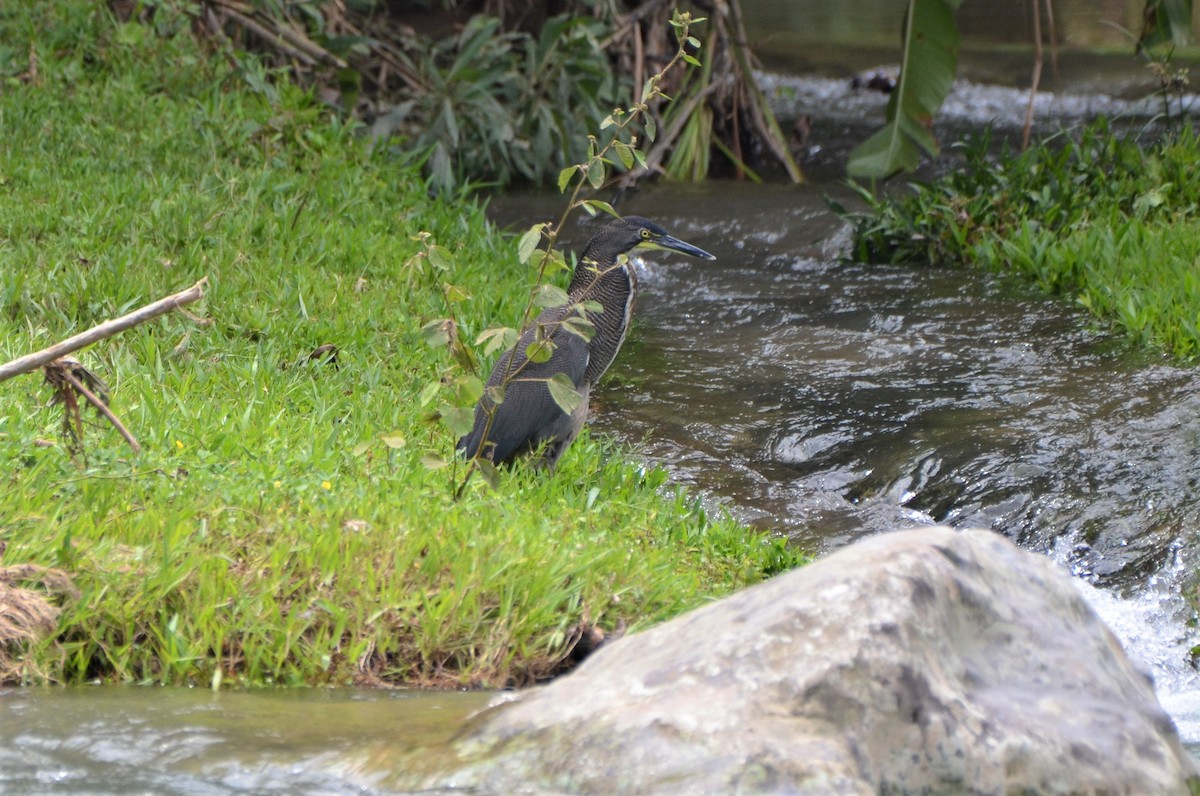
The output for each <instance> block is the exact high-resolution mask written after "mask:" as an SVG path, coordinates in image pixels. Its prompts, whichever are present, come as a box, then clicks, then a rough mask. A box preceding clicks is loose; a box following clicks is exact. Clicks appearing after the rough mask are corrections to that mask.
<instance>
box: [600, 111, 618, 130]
mask: <svg viewBox="0 0 1200 796" xmlns="http://www.w3.org/2000/svg"><path fill="white" fill-rule="evenodd" d="M616 123H617V120H616V119H614V118H613V117H612V115H611V114H610V115H608V116H605V117H604V121H602V122H600V129H601V130H607V129H608V128H610V127H612V126H613V125H615V124H616Z"/></svg>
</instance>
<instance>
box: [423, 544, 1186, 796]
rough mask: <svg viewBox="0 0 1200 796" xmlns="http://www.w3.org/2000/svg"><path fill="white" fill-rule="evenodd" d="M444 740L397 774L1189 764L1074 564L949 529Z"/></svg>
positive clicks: (1130, 785) (686, 778)
mask: <svg viewBox="0 0 1200 796" xmlns="http://www.w3.org/2000/svg"><path fill="white" fill-rule="evenodd" d="M450 751H451V752H452V754H451V755H450V758H451V759H450V760H448V759H447V757H446V756H443V755H438V756H437V757H438V760H439V762H438V766H439V767H440V768H442V769H443V772H445V771H446V767H447V766H450V767H452V768H453V769H454V770H453V772H452V773H440V774H432V775H427V776H424V777H419V779H420V781H419V782H416V781H410V782H409V783H408V785H409V786H411V787H422V788H427V789H435V790H436V789H455V790H457V789H466V790H468V791H469V792H473V793H495V794H501V793H503V794H508V793H572V794H576V793H577V794H619V793H620V794H623V793H630V794H633V793H636V794H723V793H781V794H782V793H787V794H881V793H883V794H1085V793H1087V794H1101V793H1103V794H1138V795H1139V796H1140V795H1141V794H1156V796H1165V795H1166V794H1188V793H1190V792H1193V791H1191V790H1190V789H1189V783H1196V782H1200V780H1197V779H1196V778H1195V777H1196V773H1197V771H1196V768H1195V764H1194V763H1193V761H1192V759H1191V758H1190V757H1189V756H1188V754H1187V752H1186V751H1185V750H1184V749H1183V747H1182V746H1181V744H1180V740H1179V737H1178V735H1177V733H1176V731H1175V728H1174V726H1173V724H1172V722H1171V720H1170V718H1169V717H1168V716H1167V714H1166V713H1165V712H1164V711H1163V710H1162V708H1161V707H1160V706H1159V704H1158V700H1157V698H1156V697H1155V694H1154V689H1153V687H1152V685H1151V683H1150V681H1149V679H1148V677H1147V675H1145V674H1143V673H1142V672H1140V671H1138V670H1137V669H1136V668H1135V667H1134V666H1133V665H1132V664H1131V663H1130V661H1129V660H1128V658H1126V656H1125V653H1124V652H1123V651H1122V650H1121V647H1120V645H1119V644H1118V642H1117V640H1116V639H1115V638H1114V637H1113V635H1112V633H1110V632H1109V630H1108V629H1107V628H1106V627H1105V626H1104V624H1103V623H1102V622H1101V620H1100V619H1099V618H1098V617H1097V616H1096V614H1095V613H1094V612H1093V611H1092V610H1091V608H1090V607H1089V606H1088V605H1087V603H1086V602H1085V601H1084V600H1083V598H1082V597H1081V596H1080V594H1079V592H1078V591H1077V590H1076V588H1075V587H1074V586H1073V585H1072V584H1071V582H1070V580H1069V578H1068V577H1067V576H1066V575H1065V574H1063V573H1061V572H1059V571H1058V570H1056V568H1055V567H1054V565H1053V564H1052V563H1051V562H1050V561H1048V560H1046V559H1044V558H1042V557H1040V556H1036V555H1033V554H1030V553H1026V552H1023V551H1021V550H1020V549H1018V548H1017V547H1015V546H1014V545H1013V544H1011V543H1010V542H1008V541H1007V540H1006V539H1005V538H1003V537H1002V536H999V535H997V534H994V533H991V532H986V531H962V532H958V531H954V530H951V529H948V528H921V529H917V530H910V531H902V532H898V533H892V534H886V535H882V536H878V537H875V538H871V539H868V540H866V541H863V542H860V543H858V544H855V545H852V546H851V547H848V548H846V549H844V550H842V551H840V552H838V553H835V554H833V555H831V556H829V557H828V558H825V559H823V560H821V561H819V562H817V563H814V564H812V565H810V566H808V567H805V568H803V569H800V570H797V571H795V572H791V573H788V574H786V575H782V576H779V577H777V578H775V579H773V580H771V581H769V582H767V583H764V584H761V585H759V586H757V587H755V588H752V589H748V590H746V591H744V592H741V593H739V594H735V595H733V596H731V597H728V598H726V599H724V600H721V601H719V602H716V603H714V604H712V605H708V606H705V607H703V608H700V609H698V610H695V611H693V612H691V613H689V614H687V615H684V616H681V617H679V618H677V619H675V620H673V621H671V622H668V623H666V624H663V625H660V626H658V627H655V628H652V629H650V630H647V631H645V632H642V633H637V634H635V635H631V636H627V637H625V638H622V639H620V640H618V641H615V642H613V643H611V644H609V645H607V646H605V647H604V648H602V649H601V650H600V651H598V652H597V653H596V654H595V655H593V656H592V657H591V658H589V659H588V660H587V661H586V662H585V663H584V664H583V665H582V666H581V667H580V668H579V669H578V670H577V671H576V672H574V673H573V674H571V675H569V676H566V677H563V678H561V679H559V680H557V681H555V682H553V683H551V684H550V685H548V686H545V687H542V688H538V689H532V690H529V691H527V692H524V693H521V694H519V695H518V696H517V698H516V699H515V700H513V701H511V702H509V703H507V704H504V705H501V706H498V707H496V708H493V709H491V710H489V711H487V712H486V713H485V714H483V715H482V716H481V717H480V718H479V719H478V720H477V721H476V722H475V724H474V725H473V726H472V727H471V728H470V729H469V730H468V731H467V732H465V733H464V734H463V735H462V736H461V737H460V738H459V739H458V740H457V741H456V742H455V743H454V746H453V749H452V750H450ZM451 761H453V762H451ZM414 774H415V771H414V770H413V769H412V768H409V776H412V775H414Z"/></svg>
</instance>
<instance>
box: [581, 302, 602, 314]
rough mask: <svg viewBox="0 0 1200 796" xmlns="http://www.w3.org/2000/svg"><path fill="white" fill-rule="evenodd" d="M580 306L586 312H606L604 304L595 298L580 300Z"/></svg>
mask: <svg viewBox="0 0 1200 796" xmlns="http://www.w3.org/2000/svg"><path fill="white" fill-rule="evenodd" d="M579 306H580V307H581V308H582V309H583V310H584V312H591V313H598V312H604V305H603V304H601V303H600V302H599V301H596V300H595V299H588V300H587V301H581V302H579Z"/></svg>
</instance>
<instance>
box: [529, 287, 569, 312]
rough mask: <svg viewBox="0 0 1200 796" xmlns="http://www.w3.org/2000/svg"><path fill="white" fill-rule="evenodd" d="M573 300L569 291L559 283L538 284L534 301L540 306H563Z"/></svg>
mask: <svg viewBox="0 0 1200 796" xmlns="http://www.w3.org/2000/svg"><path fill="white" fill-rule="evenodd" d="M570 301H571V297H570V296H568V295H567V291H565V290H563V289H562V288H561V287H559V286H558V285H538V289H537V293H536V294H535V295H534V297H533V303H534V304H536V305H537V306H539V307H563V306H566V305H567V304H568V303H569V302H570Z"/></svg>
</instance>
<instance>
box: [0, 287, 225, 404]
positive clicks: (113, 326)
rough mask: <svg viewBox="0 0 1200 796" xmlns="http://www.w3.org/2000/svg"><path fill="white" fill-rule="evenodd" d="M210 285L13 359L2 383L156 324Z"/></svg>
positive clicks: (1, 370)
mask: <svg viewBox="0 0 1200 796" xmlns="http://www.w3.org/2000/svg"><path fill="white" fill-rule="evenodd" d="M207 284H208V277H205V278H204V279H201V280H200V281H199V282H197V283H196V284H194V285H192V286H191V287H189V288H188V289H187V290H184V291H182V292H180V293H176V294H174V295H172V296H167V297H166V298H163V299H159V300H158V301H156V302H154V303H153V304H147V305H146V306H145V307H142V308H141V309H138V310H134V311H133V312H131V313H129V314H127V315H122V316H121V317H120V318H114V319H113V320H111V321H105V322H104V323H102V324H100V325H99V326H93V327H92V328H91V329H88V330H87V331H86V332H80V333H79V334H77V335H75V336H74V337H71V338H68V339H66V340H63V341H62V342H61V343H55V344H54V345H52V346H50V347H49V348H44V349H42V350H41V351H38V352H36V353H33V354H26V355H25V356H23V357H20V358H19V359H14V360H13V361H11V362H8V363H5V364H4V365H0V382H2V381H7V380H9V379H11V378H12V377H13V376H19V375H21V374H22V373H29V372H30V371H32V370H37V369H38V368H40V367H42V366H44V365H48V364H49V363H51V362H53V361H54V360H56V359H58V358H59V357H63V356H66V355H67V354H70V353H72V352H74V351H78V350H79V349H81V348H83V347H85V346H89V345H91V344H92V343H95V342H98V341H100V340H106V339H108V338H109V337H112V336H113V335H114V334H118V333H120V332H123V331H125V330H126V329H132V328H133V327H134V326H137V325H139V324H143V323H145V322H146V321H149V320H153V319H154V318H157V317H158V316H159V315H165V314H166V313H168V312H170V311H171V310H173V309H176V308H178V307H182V306H183V305H185V304H191V303H192V302H193V301H197V300H199V299H200V298H202V297H203V296H204V286H205V285H207Z"/></svg>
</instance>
